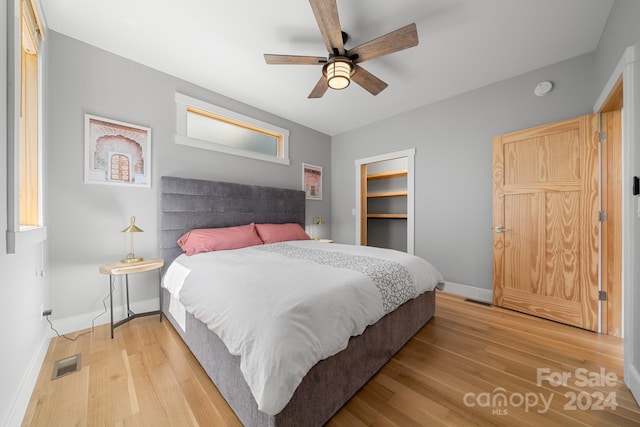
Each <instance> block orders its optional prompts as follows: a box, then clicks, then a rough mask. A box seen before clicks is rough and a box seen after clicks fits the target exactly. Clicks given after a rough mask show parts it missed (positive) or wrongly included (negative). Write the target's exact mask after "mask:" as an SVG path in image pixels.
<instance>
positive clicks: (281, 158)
mask: <svg viewBox="0 0 640 427" xmlns="http://www.w3.org/2000/svg"><path fill="white" fill-rule="evenodd" d="M176 105H177V109H176V110H177V131H178V132H177V135H176V143H177V144H181V145H187V146H191V147H197V148H204V149H207V150H215V151H220V152H223V153H227V154H233V155H237V156H244V157H249V158H253V159H259V160H266V161H271V162H276V163H281V164H287V165H288V164H289V141H288V140H289V131H288V130H286V129H282V128H280V127H278V126H275V125H271V124H269V123H265V122H262V121H260V120H257V119H254V118H251V117H247V116H244V115H242V114H240V113H236V112H234V111H230V110H226V109H224V108H221V107H218V106H216V105H213V104H209V103H207V102H204V101H200V100H198V99H195V98H191V97H188V96H186V95H182V94H178V93H177V94H176Z"/></svg>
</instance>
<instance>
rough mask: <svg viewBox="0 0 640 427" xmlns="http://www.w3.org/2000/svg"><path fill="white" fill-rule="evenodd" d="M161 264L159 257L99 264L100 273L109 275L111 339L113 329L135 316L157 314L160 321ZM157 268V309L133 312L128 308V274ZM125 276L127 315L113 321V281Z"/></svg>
mask: <svg viewBox="0 0 640 427" xmlns="http://www.w3.org/2000/svg"><path fill="white" fill-rule="evenodd" d="M162 266H164V260H162V259H160V258H151V259H145V260H143V261H140V262H136V263H131V264H127V263H124V262H114V263H112V264H104V265H101V266H100V273H101V274H108V275H109V303H110V304H111V339H113V330H114V329H115V328H117V327H118V326H121V325H124V324H125V323H127V322H129V321H130V320H133V319H135V318H136V317H142V316H151V315H152V314H159V315H160V321H161V322H162V288H161V283H162V270H161V269H162ZM153 270H158V293H159V295H160V307H159V309H158V310H154V311H147V312H144V313H134V312H133V311H131V309H130V308H129V274H133V273H142V272H144V271H153ZM123 274H124V277H125V283H126V288H127V317H126V318H124V319H122V320H120V321H118V322H116V323H113V284H114V282H115V276H120V275H123Z"/></svg>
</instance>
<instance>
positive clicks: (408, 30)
mask: <svg viewBox="0 0 640 427" xmlns="http://www.w3.org/2000/svg"><path fill="white" fill-rule="evenodd" d="M309 3H311V8H312V9H313V14H314V15H315V17H316V21H317V22H318V26H319V27H320V33H321V34H322V39H323V40H324V44H325V46H326V47H327V50H328V51H329V56H328V57H326V58H325V57H323V56H299V55H272V54H265V55H264V59H265V61H266V62H267V64H289V65H323V67H322V76H321V77H320V80H319V81H318V83H317V84H316V86H315V87H314V88H313V90H312V91H311V93H310V94H309V98H321V97H322V95H324V93H325V92H326V91H327V88H329V87H330V88H332V89H344V88H346V87H347V86H349V83H350V82H351V80H353V81H354V82H356V83H358V84H359V85H360V86H362V87H363V88H364V89H366V90H367V91H368V92H369V93H371V94H372V95H377V94H379V93H380V92H382V91H383V90H384V89H385V88H386V87H387V86H388V85H387V84H386V83H385V82H383V81H382V80H380V79H379V78H377V77H376V76H374V75H373V74H371V73H370V72H368V71H367V70H365V69H364V68H362V67H361V66H360V65H358V64H359V63H361V62H364V61H367V60H369V59H373V58H378V57H380V56H383V55H388V54H390V53H394V52H398V51H401V50H404V49H408V48H410V47H414V46H417V45H418V31H417V29H416V24H409V25H407V26H405V27H402V28H399V29H397V30H395V31H392V32H390V33H389V34H385V35H384V36H380V37H378V38H376V39H373V40H370V41H368V42H366V43H363V44H361V45H360V46H357V47H354V48H353V49H349V50H347V49H345V47H344V44H345V43H346V42H347V40H348V38H349V36H348V35H347V33H345V32H343V31H342V28H341V27H340V19H339V18H338V7H337V5H336V0H309Z"/></svg>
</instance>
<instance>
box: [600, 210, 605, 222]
mask: <svg viewBox="0 0 640 427" xmlns="http://www.w3.org/2000/svg"><path fill="white" fill-rule="evenodd" d="M606 220H607V211H600V212H598V221H600V222H602V221H606Z"/></svg>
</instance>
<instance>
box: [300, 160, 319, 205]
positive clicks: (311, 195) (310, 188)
mask: <svg viewBox="0 0 640 427" xmlns="http://www.w3.org/2000/svg"><path fill="white" fill-rule="evenodd" d="M302 187H303V189H304V191H305V193H306V198H307V199H309V200H322V166H315V165H310V164H307V163H303V164H302Z"/></svg>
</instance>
